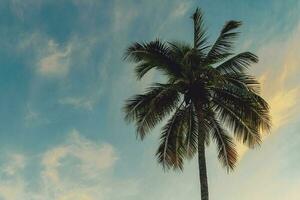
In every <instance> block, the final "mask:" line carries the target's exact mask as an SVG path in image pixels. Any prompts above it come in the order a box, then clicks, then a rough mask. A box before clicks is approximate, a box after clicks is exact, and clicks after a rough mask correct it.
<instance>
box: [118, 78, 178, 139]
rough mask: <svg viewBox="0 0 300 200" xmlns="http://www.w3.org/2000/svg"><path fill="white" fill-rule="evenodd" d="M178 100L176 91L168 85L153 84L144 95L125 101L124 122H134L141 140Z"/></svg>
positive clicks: (172, 108)
mask: <svg viewBox="0 0 300 200" xmlns="http://www.w3.org/2000/svg"><path fill="white" fill-rule="evenodd" d="M179 100H180V95H179V93H178V91H177V89H176V88H175V87H174V86H173V85H170V84H155V85H153V86H152V87H150V88H148V91H147V92H146V93H145V94H141V95H136V96H134V97H132V98H130V99H128V100H127V101H126V104H125V106H124V111H125V113H126V116H125V120H126V121H128V122H131V121H135V122H136V126H137V134H138V136H139V137H140V138H141V139H143V138H144V136H145V135H146V134H147V133H148V132H149V131H150V130H151V129H152V128H154V127H155V126H156V125H157V124H158V123H159V122H160V121H161V120H163V119H164V117H166V116H167V115H168V114H170V113H171V112H172V111H173V110H174V109H175V107H176V105H177V104H178V102H179Z"/></svg>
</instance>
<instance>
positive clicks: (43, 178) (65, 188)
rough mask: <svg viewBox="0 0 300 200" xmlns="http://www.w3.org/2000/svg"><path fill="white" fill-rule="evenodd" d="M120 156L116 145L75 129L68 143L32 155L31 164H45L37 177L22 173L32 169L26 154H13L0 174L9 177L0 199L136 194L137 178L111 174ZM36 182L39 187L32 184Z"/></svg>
mask: <svg viewBox="0 0 300 200" xmlns="http://www.w3.org/2000/svg"><path fill="white" fill-rule="evenodd" d="M33 158H37V159H33ZM117 159H118V156H117V153H116V150H115V148H114V147H113V146H112V145H110V144H107V143H99V142H96V141H92V140H90V139H87V138H85V137H83V136H82V135H81V134H80V133H79V132H78V131H77V130H73V131H71V132H70V133H69V134H68V137H67V139H66V141H65V142H62V143H61V144H59V145H56V146H54V147H52V148H50V149H48V150H47V151H45V152H44V153H42V156H41V157H40V156H36V155H31V160H30V161H31V163H30V164H31V166H32V165H39V163H40V164H41V165H40V166H41V171H40V172H37V174H39V176H37V177H27V178H25V177H26V176H24V173H21V172H22V171H23V170H24V171H25V170H30V169H26V168H25V167H26V165H25V158H24V157H23V156H21V155H19V154H12V156H10V157H9V158H7V162H6V163H5V164H4V165H3V166H4V167H3V169H4V170H3V171H2V172H0V176H1V177H3V175H5V174H9V176H8V177H7V176H4V178H2V179H1V180H0V199H1V200H23V199H28V200H29V199H30V200H110V199H122V198H126V197H128V198H130V197H131V196H135V195H136V194H137V193H138V184H137V181H135V180H127V179H117V178H114V176H113V174H112V173H111V172H112V168H113V167H114V166H115V163H116V161H117ZM24 168H25V169H24ZM17 172H18V173H17ZM32 183H37V184H38V186H37V187H30V185H31V184H32ZM115 191H118V193H116V192H115Z"/></svg>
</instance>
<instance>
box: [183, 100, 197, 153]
mask: <svg viewBox="0 0 300 200" xmlns="http://www.w3.org/2000/svg"><path fill="white" fill-rule="evenodd" d="M187 109H188V112H187V128H188V129H187V133H186V136H185V146H186V152H187V156H188V158H193V156H194V155H195V154H196V153H197V149H198V122H197V117H196V114H195V109H194V107H193V105H192V104H190V105H189V106H188V108H187Z"/></svg>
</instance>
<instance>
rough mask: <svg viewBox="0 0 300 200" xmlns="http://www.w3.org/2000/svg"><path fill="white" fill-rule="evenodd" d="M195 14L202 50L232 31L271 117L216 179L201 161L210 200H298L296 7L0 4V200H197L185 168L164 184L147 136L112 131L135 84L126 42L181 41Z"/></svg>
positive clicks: (28, 0)
mask: <svg viewBox="0 0 300 200" xmlns="http://www.w3.org/2000/svg"><path fill="white" fill-rule="evenodd" d="M196 6H200V7H201V8H202V9H203V10H204V12H205V19H206V25H207V27H208V30H209V33H210V39H211V40H213V39H215V38H216V36H217V33H218V31H219V30H220V28H221V27H222V25H223V24H224V22H225V21H228V20H230V19H235V20H242V21H243V22H244V25H243V27H242V28H241V32H242V35H241V37H240V39H239V41H238V45H237V51H243V50H251V51H253V52H254V53H256V54H257V55H258V56H259V58H260V62H259V64H257V65H255V66H253V68H252V70H251V73H253V74H255V75H256V76H257V77H258V78H259V80H260V81H261V83H262V93H263V96H264V97H265V98H266V99H267V100H268V101H269V103H270V105H271V112H272V117H273V123H274V126H273V130H272V133H271V135H268V136H265V139H264V143H263V144H262V145H261V147H260V148H259V149H256V150H252V151H248V150H247V149H246V148H244V147H243V146H239V151H240V153H241V156H240V161H239V164H238V166H237V168H236V170H235V172H234V173H231V174H226V171H225V170H223V169H222V168H221V166H220V165H219V163H218V161H217V159H216V157H217V155H216V151H215V146H211V147H210V148H209V150H208V175H209V186H210V194H211V199H212V200H219V199H222V200H241V199H242V200H253V199H263V200H285V199H287V200H299V188H300V171H299V168H300V154H299V149H300V135H299V130H300V125H299V123H300V116H299V113H300V106H299V97H300V79H299V76H300V38H299V35H300V1H298V0H286V1H282V0H264V1H261V0H251V1H250V0H244V1H241V0H201V1H200V0H199V1H192V0H191V1H189V0H151V1H150V0H57V1H54V0H0V47H1V48H0V94H1V96H0V200H119V199H122V200H152V199H158V200H170V199H172V200H182V199H199V186H198V184H199V183H198V172H197V165H196V162H195V161H191V162H187V163H186V166H185V170H184V172H183V173H180V172H169V173H164V172H163V171H162V169H161V167H160V166H158V164H157V163H156V160H155V156H154V153H155V149H156V147H157V145H158V133H159V128H158V129H156V130H155V131H154V132H153V134H152V135H151V136H149V137H148V138H147V139H146V140H145V141H144V142H139V141H136V140H135V135H134V133H135V131H134V127H133V126H132V125H128V124H126V123H124V121H123V113H122V112H121V107H122V104H123V102H124V100H125V99H126V98H128V97H129V96H131V95H132V94H134V93H137V92H141V91H142V90H143V89H144V88H145V87H146V86H147V85H148V84H149V83H150V82H151V81H153V80H157V79H158V78H159V77H158V74H155V73H152V74H150V75H149V76H147V77H146V79H145V80H144V81H143V82H136V79H135V77H134V73H133V68H132V66H131V65H130V63H125V62H123V61H122V54H123V52H124V50H125V48H126V46H127V45H128V44H130V43H131V42H133V41H144V40H153V39H155V38H157V37H160V38H162V39H165V40H173V39H176V40H185V41H192V21H191V19H190V18H189V17H190V15H191V14H192V13H193V11H194V10H195V8H196Z"/></svg>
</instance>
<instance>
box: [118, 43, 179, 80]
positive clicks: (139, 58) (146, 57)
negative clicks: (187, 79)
mask: <svg viewBox="0 0 300 200" xmlns="http://www.w3.org/2000/svg"><path fill="white" fill-rule="evenodd" d="M124 59H126V60H129V61H133V62H136V63H137V66H136V69H135V72H136V75H137V78H138V79H141V78H142V77H143V76H144V75H145V74H146V73H147V72H148V71H149V70H151V69H153V68H156V69H158V70H160V71H162V72H163V73H165V74H166V75H169V76H174V77H181V76H182V75H181V66H180V65H179V64H178V63H176V62H175V60H173V59H172V57H171V54H170V48H169V47H168V45H167V44H166V43H164V42H161V41H160V40H158V39H157V40H155V41H152V42H149V43H137V42H136V43H134V44H132V45H131V46H130V47H129V48H128V49H127V51H126V52H125V55H124Z"/></svg>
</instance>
